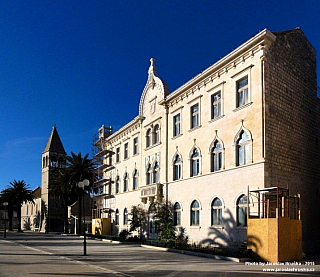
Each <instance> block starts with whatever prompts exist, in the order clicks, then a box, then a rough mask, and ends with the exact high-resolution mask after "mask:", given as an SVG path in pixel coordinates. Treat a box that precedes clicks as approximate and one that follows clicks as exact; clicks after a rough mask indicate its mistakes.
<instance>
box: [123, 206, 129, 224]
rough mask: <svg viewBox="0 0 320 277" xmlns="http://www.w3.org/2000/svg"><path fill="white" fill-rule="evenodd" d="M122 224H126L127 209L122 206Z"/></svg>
mask: <svg viewBox="0 0 320 277" xmlns="http://www.w3.org/2000/svg"><path fill="white" fill-rule="evenodd" d="M123 225H128V210H127V208H124V210H123Z"/></svg>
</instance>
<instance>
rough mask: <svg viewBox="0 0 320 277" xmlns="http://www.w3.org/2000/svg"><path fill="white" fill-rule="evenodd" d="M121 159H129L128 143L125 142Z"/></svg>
mask: <svg viewBox="0 0 320 277" xmlns="http://www.w3.org/2000/svg"><path fill="white" fill-rule="evenodd" d="M123 158H124V159H128V158H129V143H128V142H126V143H125V144H124V146H123Z"/></svg>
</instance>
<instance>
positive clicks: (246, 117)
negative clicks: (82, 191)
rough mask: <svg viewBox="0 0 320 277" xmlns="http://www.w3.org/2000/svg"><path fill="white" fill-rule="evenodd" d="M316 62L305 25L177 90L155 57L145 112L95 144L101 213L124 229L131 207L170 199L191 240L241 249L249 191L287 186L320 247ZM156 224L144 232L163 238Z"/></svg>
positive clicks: (311, 240)
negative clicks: (99, 157) (296, 196)
mask: <svg viewBox="0 0 320 277" xmlns="http://www.w3.org/2000/svg"><path fill="white" fill-rule="evenodd" d="M315 66H316V55H315V50H314V49H313V48H312V46H311V45H310V43H309V42H308V40H307V39H306V37H305V36H304V34H303V32H302V31H301V30H300V29H296V30H291V31H285V32H277V33H272V32H270V31H268V30H263V31H261V32H260V33H258V34H257V35H256V36H254V37H253V38H251V39H250V40H248V41H247V42H245V43H244V44H242V45H241V46H239V47H238V48H237V49H235V50H234V51H232V52H231V53H230V54H228V55H227V56H225V57H224V58H222V59H221V60H219V61H218V62H216V63H215V64H213V65H212V66H210V67H209V68H207V69H206V70H204V71H203V72H202V73H201V74H199V75H197V76H195V77H194V78H192V79H191V80H190V81H188V82H187V83H185V84H184V85H182V86H181V87H179V88H178V89H176V90H175V91H173V92H171V93H170V91H169V88H168V86H167V84H166V83H165V82H164V81H162V80H161V79H160V78H159V77H158V75H157V70H156V67H155V65H154V60H153V59H151V65H150V67H149V71H148V80H147V83H146V85H145V88H144V90H143V92H142V96H141V100H140V104H139V115H138V116H137V117H136V118H135V119H133V120H132V121H131V122H129V123H128V124H127V125H125V126H123V127H122V128H121V129H119V130H118V131H116V132H115V133H113V134H108V135H107V136H104V135H100V139H99V141H97V143H96V146H97V147H98V148H100V150H101V151H102V152H100V153H102V156H103V157H104V160H103V166H102V167H100V169H101V172H102V174H103V175H102V176H103V177H102V179H101V180H99V184H102V194H101V197H100V199H102V200H103V207H102V208H101V211H102V213H101V215H100V216H101V217H111V218H112V222H113V233H118V232H119V231H120V230H122V229H128V228H129V226H128V222H127V220H126V219H127V214H126V213H127V212H128V213H129V212H130V209H131V207H132V205H142V206H143V207H145V209H149V208H150V205H151V204H152V202H153V201H156V200H163V199H168V200H170V201H171V202H172V203H173V204H176V205H175V207H176V213H175V214H176V215H178V216H177V217H178V218H176V220H175V221H176V223H177V225H178V226H183V227H184V228H185V230H186V233H187V235H188V236H189V238H190V240H191V241H193V242H201V243H204V244H211V245H216V246H237V245H240V244H241V243H242V242H243V241H246V239H247V238H246V235H247V234H246V220H245V219H244V217H245V214H246V205H245V203H246V195H247V191H248V189H250V190H251V189H258V188H264V187H273V186H280V187H286V186H288V187H289V188H290V190H291V191H292V192H293V193H300V194H301V197H302V220H303V241H304V246H305V250H306V251H308V250H310V251H312V250H311V247H310V245H311V244H312V245H313V246H315V248H316V247H318V246H319V244H320V243H319V240H318V237H317V235H316V234H317V233H318V232H319V230H320V226H319V224H318V223H315V221H314V218H315V214H314V213H317V214H316V218H319V211H320V209H319V204H318V203H317V202H319V201H317V200H319V172H318V170H317V168H318V163H319V146H318V143H319V142H318V139H319V127H318V126H319V124H318V123H319V122H318V121H319V100H318V98H317V88H316V67H315ZM104 128H105V127H104V126H103V127H102V128H101V129H100V134H103V131H104ZM251 202H252V201H251V199H250V201H249V208H250V209H254V207H253V205H252V204H250V203H251ZM311 210H314V211H315V210H316V211H315V212H314V213H311V212H308V211H311ZM152 220H153V219H152V214H151V215H150V217H149V222H148V226H147V227H146V230H145V231H146V232H145V235H146V236H147V237H149V238H156V237H157V234H156V233H155V230H154V224H152ZM317 240H318V241H317ZM317 244H318V246H316V245H317Z"/></svg>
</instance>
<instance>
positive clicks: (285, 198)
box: [248, 186, 301, 220]
mask: <svg viewBox="0 0 320 277" xmlns="http://www.w3.org/2000/svg"><path fill="white" fill-rule="evenodd" d="M248 196H249V197H248V199H252V203H250V205H251V206H252V208H251V209H248V211H249V213H248V216H249V218H278V217H289V218H290V219H297V220H300V216H301V208H300V207H301V198H300V194H299V193H297V194H295V195H290V191H289V188H288V186H287V188H281V187H279V186H277V187H270V188H262V189H255V190H250V191H249V195H248ZM248 204H249V203H248Z"/></svg>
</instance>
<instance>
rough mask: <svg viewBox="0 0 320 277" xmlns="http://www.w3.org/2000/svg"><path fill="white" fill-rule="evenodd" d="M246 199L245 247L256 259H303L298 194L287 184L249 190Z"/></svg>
mask: <svg viewBox="0 0 320 277" xmlns="http://www.w3.org/2000/svg"><path fill="white" fill-rule="evenodd" d="M248 200H250V201H247V211H248V213H247V216H248V227H247V238H248V244H247V245H248V248H250V249H252V258H253V259H254V260H256V261H261V260H262V261H269V262H273V263H276V262H284V261H298V260H300V259H301V258H302V222H301V198H300V194H299V193H297V194H295V195H290V191H289V187H288V186H287V188H280V187H279V186H277V187H269V188H262V189H255V190H251V191H249V188H248Z"/></svg>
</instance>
